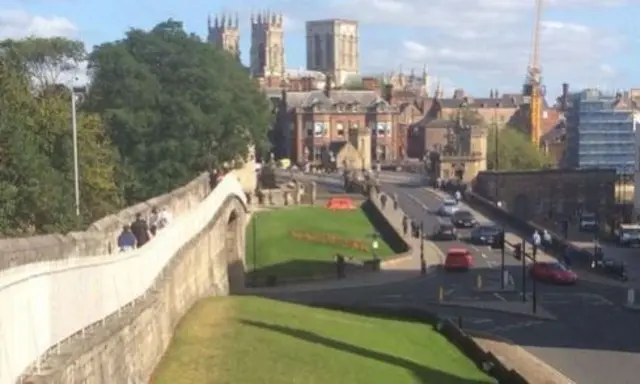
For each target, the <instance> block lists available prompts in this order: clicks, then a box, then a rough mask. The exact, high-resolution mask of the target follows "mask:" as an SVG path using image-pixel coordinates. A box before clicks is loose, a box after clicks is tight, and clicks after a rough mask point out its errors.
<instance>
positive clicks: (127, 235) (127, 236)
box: [118, 225, 137, 252]
mask: <svg viewBox="0 0 640 384" xmlns="http://www.w3.org/2000/svg"><path fill="white" fill-rule="evenodd" d="M136 242H137V240H136V236H135V235H134V234H133V232H131V228H130V227H129V226H128V225H125V226H124V227H122V232H120V235H119V236H118V248H120V252H126V251H130V250H132V249H134V248H135V247H136Z"/></svg>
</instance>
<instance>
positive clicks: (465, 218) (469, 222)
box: [451, 209, 478, 228]
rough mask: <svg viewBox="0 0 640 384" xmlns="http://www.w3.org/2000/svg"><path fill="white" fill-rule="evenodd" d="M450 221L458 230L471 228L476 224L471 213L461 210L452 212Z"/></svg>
mask: <svg viewBox="0 0 640 384" xmlns="http://www.w3.org/2000/svg"><path fill="white" fill-rule="evenodd" d="M451 221H452V222H453V224H454V225H455V226H456V227H458V228H472V227H474V226H475V225H476V224H477V223H478V222H477V221H476V218H475V217H474V216H473V214H472V213H471V212H469V211H467V210H463V209H459V210H457V211H456V212H454V213H453V215H452V216H451Z"/></svg>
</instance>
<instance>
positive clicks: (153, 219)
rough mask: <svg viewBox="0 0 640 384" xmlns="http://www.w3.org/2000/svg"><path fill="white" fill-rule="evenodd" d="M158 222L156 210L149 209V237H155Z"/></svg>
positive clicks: (158, 215)
mask: <svg viewBox="0 0 640 384" xmlns="http://www.w3.org/2000/svg"><path fill="white" fill-rule="evenodd" d="M159 220H160V214H159V213H158V208H156V207H153V208H151V216H150V217H149V232H151V236H155V235H156V232H158V221H159Z"/></svg>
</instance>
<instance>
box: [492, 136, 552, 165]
mask: <svg viewBox="0 0 640 384" xmlns="http://www.w3.org/2000/svg"><path fill="white" fill-rule="evenodd" d="M496 132H497V134H498V137H497V139H498V140H497V146H496ZM496 154H497V156H498V158H497V160H498V164H497V166H496ZM552 165H553V160H552V159H551V158H550V157H549V156H547V155H546V154H544V153H543V152H541V151H540V150H539V149H538V148H537V147H536V146H535V145H533V144H532V143H531V141H530V140H529V139H528V138H527V136H526V135H524V134H522V133H521V132H520V131H518V130H516V129H515V128H512V127H505V128H502V129H496V128H491V129H490V130H489V135H488V138H487V168H489V169H494V170H495V169H497V170H501V171H505V170H528V169H541V168H545V167H550V166H552Z"/></svg>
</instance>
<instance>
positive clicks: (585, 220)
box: [578, 212, 598, 232]
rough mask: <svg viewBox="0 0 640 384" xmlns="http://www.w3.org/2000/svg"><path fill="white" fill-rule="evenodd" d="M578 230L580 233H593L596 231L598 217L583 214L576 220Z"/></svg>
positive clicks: (586, 213)
mask: <svg viewBox="0 0 640 384" xmlns="http://www.w3.org/2000/svg"><path fill="white" fill-rule="evenodd" d="M578 230H579V231H580V232H595V231H597V230H598V216H596V214H595V213H590V212H585V213H583V214H581V215H580V218H578Z"/></svg>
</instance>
